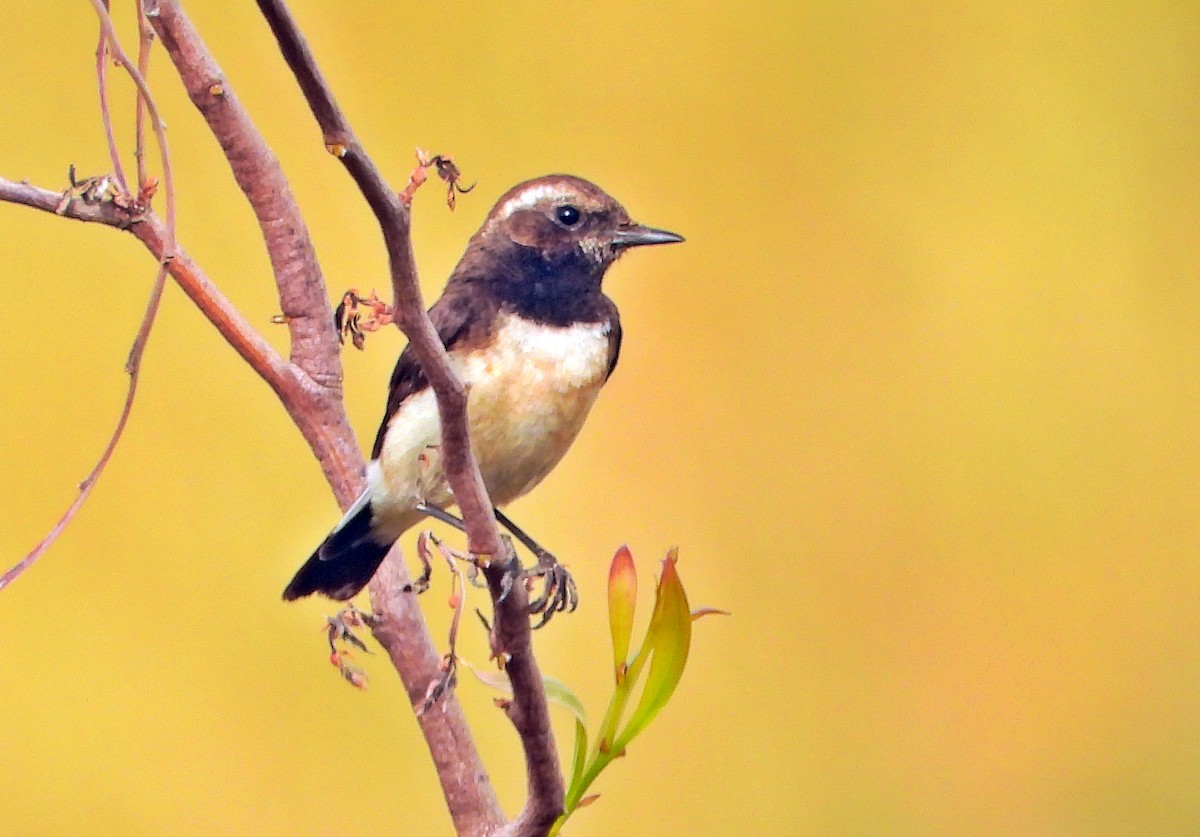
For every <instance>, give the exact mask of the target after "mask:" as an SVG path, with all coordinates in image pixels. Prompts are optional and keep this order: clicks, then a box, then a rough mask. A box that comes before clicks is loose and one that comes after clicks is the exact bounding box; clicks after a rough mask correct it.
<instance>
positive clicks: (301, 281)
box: [145, 0, 342, 499]
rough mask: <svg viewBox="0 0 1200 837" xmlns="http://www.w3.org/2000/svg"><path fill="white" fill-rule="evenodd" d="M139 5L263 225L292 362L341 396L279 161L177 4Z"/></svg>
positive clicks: (315, 279)
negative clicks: (142, 7) (289, 334)
mask: <svg viewBox="0 0 1200 837" xmlns="http://www.w3.org/2000/svg"><path fill="white" fill-rule="evenodd" d="M145 9H146V16H147V17H148V18H149V20H150V25H151V26H153V27H154V31H155V33H156V34H157V35H158V37H159V40H160V41H161V42H162V45H163V47H164V48H165V49H166V52H167V55H168V57H169V58H170V59H171V62H172V63H173V64H174V65H175V69H176V71H177V72H178V73H179V78H180V80H181V81H182V82H183V85H184V89H185V90H186V91H187V94H188V97H189V98H190V99H191V100H192V104H194V105H195V106H196V108H197V109H198V110H199V111H200V114H201V116H203V117H204V120H205V122H206V123H207V124H208V128H209V130H210V131H211V132H212V134H213V136H214V137H215V138H216V140H217V142H218V143H219V144H220V146H221V150H222V151H223V152H224V154H225V158H226V160H228V161H229V166H230V169H231V170H232V172H233V176H234V179H235V180H236V181H237V184H238V186H239V188H241V190H242V193H243V194H244V195H245V196H246V200H247V201H248V202H249V203H250V207H251V209H253V211H254V217H255V218H256V219H257V221H258V224H259V227H260V228H261V230H262V235H263V241H264V243H265V245H266V249H267V255H268V257H269V258H270V261H271V270H272V272H273V274H274V276H275V284H276V288H277V290H278V292H279V302H280V306H281V308H282V312H283V314H284V317H285V319H286V322H287V325H288V328H289V329H290V332H291V341H292V347H291V361H292V363H294V364H296V365H297V366H299V367H300V368H301V369H303V370H304V371H305V372H306V373H307V374H308V375H309V376H310V377H312V379H313V380H314V381H316V382H317V383H318V384H320V385H321V386H324V387H326V388H328V389H329V390H330V391H331V393H333V394H334V395H335V396H336V397H337V398H340V397H341V389H342V361H341V355H340V351H339V344H338V341H337V333H336V331H335V329H334V324H333V316H332V314H331V313H330V308H329V298H328V293H327V291H326V290H325V280H324V279H323V278H322V276H321V268H320V265H319V264H318V262H317V257H316V252H315V250H314V249H313V245H312V240H311V239H310V237H309V234H308V227H307V225H306V224H305V223H304V218H303V216H302V215H301V214H300V208H299V206H298V205H297V204H296V199H295V197H294V196H293V195H292V190H291V187H290V185H289V184H288V182H287V178H285V177H284V175H283V170H282V169H281V168H280V165H279V160H278V159H277V158H276V157H275V154H274V153H273V152H272V151H271V149H270V147H269V146H268V145H267V142H266V140H265V139H264V138H263V136H262V134H261V133H260V132H259V130H258V129H257V127H255V125H254V122H253V120H252V119H251V118H250V115H249V114H248V113H247V112H246V109H245V108H244V107H243V106H242V104H241V102H240V101H239V99H238V97H237V95H236V94H235V92H234V90H233V88H232V86H231V85H230V84H229V82H228V80H227V79H226V78H225V75H224V73H223V72H222V70H221V68H220V66H219V65H218V64H217V62H216V60H215V59H214V58H213V56H212V54H211V53H210V52H209V51H208V48H207V46H205V44H204V42H203V40H201V38H200V36H199V34H198V33H197V32H196V30H195V28H194V27H193V26H192V24H191V21H190V20H189V19H188V17H187V15H186V14H184V12H183V9H182V8H181V7H180V5H179V3H177V2H174V0H162V2H159V1H158V0H146V2H145ZM339 499H340V498H339Z"/></svg>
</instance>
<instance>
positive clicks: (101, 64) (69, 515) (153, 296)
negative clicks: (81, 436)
mask: <svg viewBox="0 0 1200 837" xmlns="http://www.w3.org/2000/svg"><path fill="white" fill-rule="evenodd" d="M92 5H93V6H94V7H95V9H96V14H97V16H98V17H99V19H100V42H99V45H98V46H97V47H96V74H97V78H98V82H99V98H100V112H101V117H102V120H103V122H104V133H105V136H106V137H107V140H108V148H109V154H110V156H111V160H112V164H113V171H114V177H116V179H117V183H118V188H119V190H120V196H121V197H123V198H124V199H126V200H128V199H130V194H129V189H128V185H127V183H126V181H125V174H124V171H123V170H122V167H121V159H120V154H119V153H118V152H117V146H116V140H115V138H114V136H115V135H114V132H113V125H112V118H111V113H110V111H109V107H108V92H107V89H108V83H107V79H108V74H107V70H106V68H107V63H108V62H107V60H106V59H107V56H108V54H109V53H111V54H112V55H113V57H114V59H115V60H116V61H117V62H118V63H120V64H121V66H122V67H123V68H124V69H125V71H126V72H127V73H129V76H130V78H132V79H133V82H134V84H135V85H136V86H137V89H138V99H139V101H144V102H145V104H146V108H147V110H148V111H149V113H150V116H151V120H152V124H153V125H154V129H155V136H156V138H157V140H158V147H159V153H160V155H161V158H162V165H163V179H164V180H165V182H166V196H167V197H166V200H167V224H166V232H167V243H166V247H165V248H164V252H163V253H162V254H161V255H160V256H159V268H158V273H157V274H156V276H155V278H154V286H153V288H152V290H151V292H150V299H149V300H148V301H147V303H146V312H145V314H144V315H143V316H142V323H141V325H140V326H139V328H138V332H137V336H136V337H134V340H133V345H132V347H131V348H130V350H129V356H128V358H127V359H126V361H125V371H126V372H127V373H128V374H129V388H128V390H127V391H126V393H125V403H124V405H123V406H122V408H121V414H120V416H119V418H118V419H117V426H116V429H114V430H113V433H112V436H110V437H109V440H108V444H107V445H106V446H105V448H104V452H103V453H102V454H101V455H100V458H99V459H98V460H97V462H96V465H95V467H93V468H92V471H91V473H89V474H88V475H87V477H86V478H85V479H84V480H83V482H82V483H80V484H79V494H78V495H77V496H76V497H75V500H74V502H72V503H71V505H70V506H69V507H68V508H67V510H66V511H65V512H64V513H63V515H62V517H60V518H59V520H58V522H57V523H56V524H55V525H54V526H53V527H52V528H51V529H50V532H49V533H47V535H46V536H45V537H44V538H42V540H41V541H40V542H39V543H38V544H37V546H35V547H34V548H33V550H32V551H31V552H29V554H28V555H26V556H25V557H24V558H22V559H21V560H20V561H18V562H17V564H16V565H15V566H13V567H11V568H10V569H9V570H7V571H6V572H5V573H4V575H3V576H0V590H3V589H4V588H5V587H7V586H8V585H9V584H11V583H12V582H13V581H15V580H16V579H17V578H19V577H20V576H21V574H22V573H24V572H25V570H27V569H28V568H29V567H31V566H33V564H34V563H35V562H36V561H37V560H38V558H40V557H41V556H42V554H44V553H45V551H46V550H47V549H49V548H50V546H51V545H52V544H53V543H54V542H55V541H56V540H58V536H59V535H60V534H61V533H62V532H63V530H64V529H66V527H67V525H68V524H69V523H70V522H71V521H72V520H73V519H74V518H75V514H76V513H77V512H78V511H79V509H80V508H81V507H82V506H83V504H84V502H85V501H86V500H87V498H88V497H89V496H90V495H91V493H92V488H93V486H95V484H96V482H97V481H98V480H99V479H100V475H101V474H102V473H103V472H104V468H105V466H107V465H108V461H109V459H111V458H112V455H113V451H115V450H116V448H117V443H118V442H120V441H121V436H122V434H123V433H124V432H125V425H126V423H128V421H129V415H130V413H131V412H132V410H133V400H134V398H135V397H136V395H137V384H138V377H139V374H140V372H141V367H142V355H143V353H144V352H145V350H146V342H147V341H148V340H149V339H150V330H151V329H152V328H153V327H154V319H155V317H156V316H157V314H158V306H159V303H160V302H161V301H162V294H163V288H164V287H165V286H166V280H167V269H168V264H169V263H170V261H171V258H172V255H173V250H174V248H175V189H174V185H173V183H172V180H171V166H170V152H169V151H168V148H167V138H166V134H165V133H164V131H163V127H162V121H161V120H160V119H159V118H158V111H157V108H156V107H155V105H154V100H153V98H152V97H151V95H150V89H149V87H148V86H147V85H146V83H145V80H144V79H143V78H142V77H141V74H140V73H139V72H138V70H137V68H136V67H134V66H133V64H132V63H131V62H130V61H129V58H128V56H126V55H125V53H124V51H123V50H122V49H121V44H120V42H119V41H118V40H117V35H116V31H115V30H114V28H113V23H112V18H111V17H110V16H109V14H108V2H107V0H92Z"/></svg>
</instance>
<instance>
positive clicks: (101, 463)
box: [0, 264, 167, 590]
mask: <svg viewBox="0 0 1200 837" xmlns="http://www.w3.org/2000/svg"><path fill="white" fill-rule="evenodd" d="M166 280H167V266H166V265H165V264H163V265H160V266H159V268H158V275H157V276H155V277H154V288H153V290H151V292H150V300H149V301H148V302H147V303H146V312H145V313H144V314H143V315H142V324H141V326H139V328H138V332H137V336H136V337H135V338H134V340H133V345H132V346H131V347H130V349H129V358H128V360H127V361H126V362H125V371H126V372H128V373H129V388H128V389H127V390H126V392H125V404H124V406H122V407H121V415H120V417H119V418H118V419H117V426H116V428H115V429H114V430H113V432H112V435H111V436H110V437H109V439H108V444H107V445H106V446H105V447H104V452H103V453H102V454H100V459H99V460H97V462H96V465H95V466H94V467H93V468H92V470H91V473H89V474H88V475H87V476H86V477H84V479H83V482H81V483H79V494H78V495H76V497H75V500H74V502H72V503H71V505H70V506H68V507H67V510H66V511H65V512H64V513H63V516H62V517H60V518H59V519H58V522H57V523H55V524H54V526H53V528H51V529H50V531H49V532H48V533H47V534H46V536H45V537H44V538H42V539H41V541H39V542H38V545H37V546H35V547H34V548H33V549H32V550H30V552H29V554H28V555H26V556H25V557H24V558H22V559H21V560H20V561H18V562H17V563H16V565H14V566H12V567H10V568H9V569H8V570H7V571H6V572H5V573H4V575H0V590H3V589H4V588H5V587H7V586H8V585H10V584H12V583H13V582H14V581H16V580H17V578H18V577H20V575H21V574H22V573H24V572H25V571H26V570H28V569H29V568H30V567H32V566H33V565H34V563H35V562H36V561H37V559H38V558H40V557H42V554H43V553H44V552H45V551H46V550H47V549H49V548H50V546H51V545H52V544H53V543H54V542H55V541H56V540H58V536H59V535H60V534H62V531H63V530H64V529H66V528H67V524H69V523H70V522H71V521H72V520H73V519H74V518H75V513H76V512H78V511H79V509H80V508H81V507H82V506H83V504H84V502H85V501H86V500H87V498H88V495H89V494H91V493H92V488H94V487H95V485H96V482H97V481H98V480H99V479H100V474H101V473H103V472H104V467H105V466H106V465H108V460H109V459H111V458H112V455H113V451H114V450H116V449H117V443H118V442H120V441H121V434H122V433H124V432H125V424H126V422H128V421H129V413H130V412H131V411H132V409H133V399H134V396H135V395H137V385H138V376H139V374H140V373H141V369H142V353H143V352H144V351H145V348H146V341H147V340H149V338H150V329H151V327H152V326H153V325H154V317H155V315H156V314H157V313H158V304H159V302H160V301H161V300H162V294H163V288H164V287H165V286H166Z"/></svg>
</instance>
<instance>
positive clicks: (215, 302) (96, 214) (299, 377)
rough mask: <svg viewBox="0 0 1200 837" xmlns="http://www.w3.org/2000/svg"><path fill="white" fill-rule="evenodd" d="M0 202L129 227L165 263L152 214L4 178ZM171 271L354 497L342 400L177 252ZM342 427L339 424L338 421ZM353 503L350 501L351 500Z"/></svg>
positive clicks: (161, 235)
mask: <svg viewBox="0 0 1200 837" xmlns="http://www.w3.org/2000/svg"><path fill="white" fill-rule="evenodd" d="M0 201H3V202H6V203H15V204H21V205H23V206H28V207H31V208H33V209H40V210H42V211H43V212H51V213H57V214H59V215H62V216H63V217H65V218H74V219H76V220H79V221H85V222H88V223H96V224H104V225H106V226H110V227H116V228H117V229H123V230H128V231H129V232H131V233H133V235H134V236H135V237H136V238H137V239H138V240H139V241H141V242H142V244H143V245H144V246H145V247H146V249H148V250H149V251H150V252H151V253H152V254H153V255H154V257H155V259H157V260H159V261H162V260H163V259H164V258H165V256H166V254H167V252H168V250H167V242H168V240H169V237H168V231H167V228H166V225H165V224H164V223H163V222H162V221H161V220H160V219H159V218H158V217H157V216H155V215H154V214H153V213H150V212H147V213H145V214H143V215H135V214H133V213H131V212H130V211H129V210H128V209H123V208H122V207H120V206H118V205H117V204H115V203H113V202H111V201H104V202H100V203H92V202H87V201H83V200H78V199H76V200H71V201H69V202H68V203H66V205H65V206H63V207H62V209H61V211H59V206H60V205H61V204H62V202H63V196H62V193H61V192H52V191H49V190H47V189H41V188H38V187H37V186H31V185H30V184H28V183H17V182H14V181H12V180H6V179H4V178H2V177H0ZM167 270H168V272H169V273H170V275H171V278H172V279H174V280H175V281H176V283H177V284H178V285H179V287H180V288H181V289H183V292H184V293H186V294H187V296H188V298H189V299H191V300H192V302H193V303H195V305H196V307H197V308H199V309H200V311H201V313H202V314H204V316H205V317H206V318H208V320H209V322H211V323H212V324H213V325H214V326H215V327H216V329H217V331H218V332H220V334H221V336H222V337H224V338H225V340H226V341H227V342H228V343H229V345H231V346H232V347H233V348H234V350H235V351H236V352H237V353H238V354H239V355H240V356H241V357H242V359H243V360H245V361H246V363H247V364H249V365H250V367H251V368H252V369H253V370H254V371H255V372H257V373H258V374H259V376H260V377H262V379H263V380H264V381H266V382H267V384H268V385H269V386H270V387H271V389H272V390H274V392H275V394H276V395H278V396H279V399H280V401H282V402H283V404H284V406H285V407H287V408H288V414H289V415H290V416H291V417H292V420H293V421H294V422H295V423H296V426H297V427H298V428H299V430H300V432H301V434H302V435H303V436H304V439H305V441H307V442H308V444H309V447H310V448H311V449H312V451H313V453H314V455H315V456H316V458H317V461H318V462H319V463H320V465H321V468H322V470H323V471H324V473H325V476H326V479H328V480H329V483H330V485H331V486H332V487H333V491H334V494H335V496H337V497H338V499H339V500H341V498H343V497H346V498H350V499H353V498H354V497H355V496H357V493H358V491H360V490H361V489H362V477H361V468H362V454H361V453H360V452H359V450H358V445H357V443H356V442H355V440H354V436H353V434H352V433H350V432H349V429H348V427H345V428H344V427H343V425H344V424H345V414H344V412H342V411H341V407H340V404H339V403H331V400H330V399H329V397H328V391H327V390H325V389H324V388H323V387H320V386H318V385H317V384H315V383H314V382H313V381H312V380H311V379H310V378H309V377H308V376H307V375H305V374H303V373H302V372H300V371H299V370H298V369H297V368H296V367H294V366H292V365H291V364H289V363H288V362H287V360H285V359H284V358H283V357H281V356H280V355H279V353H278V352H276V351H275V349H274V348H273V347H272V346H271V344H270V343H268V342H267V341H266V339H264V338H263V336H262V335H261V334H259V333H258V332H257V331H256V330H255V329H254V327H253V326H252V325H250V323H249V322H248V321H247V320H246V319H245V318H244V317H243V316H242V315H241V313H239V312H238V310H237V309H236V308H235V307H234V306H233V304H232V303H230V302H229V300H228V299H227V298H226V297H225V296H224V295H223V294H222V293H221V292H220V291H219V290H218V289H217V287H216V286H215V285H214V284H213V283H212V280H210V279H209V278H208V276H207V275H205V273H204V271H203V270H202V269H201V268H200V266H199V265H197V264H196V262H195V261H193V260H192V258H191V257H190V256H189V255H188V254H187V252H186V251H185V250H183V249H182V248H179V247H177V248H176V249H175V252H174V257H173V258H171V259H170V261H169V263H168V265H167ZM339 422H340V423H339ZM347 502H349V500H347Z"/></svg>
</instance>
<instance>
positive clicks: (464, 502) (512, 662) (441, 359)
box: [258, 0, 563, 835]
mask: <svg viewBox="0 0 1200 837" xmlns="http://www.w3.org/2000/svg"><path fill="white" fill-rule="evenodd" d="M258 5H259V8H260V9H261V10H262V12H263V16H264V17H265V18H266V20H267V22H268V24H269V25H270V26H271V30H272V32H274V33H275V38H276V40H277V41H278V42H279V47H280V51H281V52H282V53H283V56H284V59H285V60H286V61H287V63H288V66H290V67H291V68H292V72H293V73H294V74H295V76H296V80H297V82H298V83H299V85H300V88H301V90H302V91H303V92H304V95H305V98H306V99H307V100H308V103H309V108H310V109H311V110H312V112H313V115H314V116H315V117H316V120H317V123H318V124H319V125H320V127H321V130H322V132H323V134H324V142H325V147H326V148H327V149H328V150H329V151H330V152H331V153H333V154H334V155H335V156H337V157H338V159H339V160H341V162H342V164H343V165H345V167H346V169H347V170H348V171H349V173H350V175H351V177H353V178H354V181H355V183H357V184H358V187H359V190H360V191H361V192H362V194H363V197H364V198H365V199H366V201H367V203H368V204H369V205H370V207H371V209H372V211H374V213H375V217H376V218H377V219H378V221H379V225H380V228H381V231H382V233H383V237H384V241H385V245H386V248H387V252H388V259H389V264H390V267H391V276H392V288H393V292H394V294H395V305H394V307H395V313H396V323H397V325H399V326H400V328H401V329H402V330H403V331H404V333H405V334H406V335H407V336H408V339H409V345H410V346H411V348H412V350H413V353H414V355H416V358H417V361H418V363H420V365H421V369H422V371H423V372H424V373H425V376H426V377H427V378H428V379H429V382H430V385H431V386H432V388H433V390H434V393H435V395H436V396H437V402H438V415H439V418H440V420H441V428H442V440H441V452H442V459H443V467H444V469H445V472H446V476H447V479H448V481H449V483H450V487H451V490H452V491H453V492H454V498H455V502H456V503H457V505H458V507H459V509H460V510H461V511H462V516H463V521H464V523H465V525H466V529H467V537H468V545H469V549H470V550H471V551H472V552H473V553H475V554H477V555H481V556H483V557H484V558H485V559H492V560H491V561H490V562H489V565H488V566H487V567H486V570H485V571H486V573H487V577H488V582H489V586H490V588H491V591H492V599H493V602H494V610H495V628H494V645H495V647H496V649H497V652H498V653H499V654H500V655H501V656H502V659H504V660H505V661H506V667H507V669H508V673H509V678H510V680H511V681H512V684H513V701H512V703H511V704H510V706H509V710H508V712H509V717H510V718H511V719H512V720H513V723H514V725H515V726H516V728H517V732H518V734H519V735H520V737H521V744H522V747H523V748H524V750H525V759H526V772H527V775H528V799H527V801H526V805H525V808H524V810H523V811H522V813H521V815H520V816H518V817H517V819H516V820H514V821H513V822H512V823H511V824H509V825H508V826H507V827H506V828H505V829H504V833H506V834H512V835H539V834H545V833H546V832H547V831H548V830H549V828H550V826H551V824H552V823H553V822H554V820H555V819H556V818H557V816H558V814H559V813H560V812H561V810H562V805H563V781H562V774H561V771H560V769H559V766H558V754H557V751H556V749H555V745H554V736H553V732H552V730H551V727H550V719H549V709H548V706H547V703H546V695H545V689H544V688H543V685H542V680H541V674H540V672H539V670H538V666H537V661H536V659H535V658H534V656H533V648H532V637H531V634H530V628H529V617H528V596H527V593H526V591H525V588H524V585H522V584H520V583H515V584H514V583H512V575H511V574H512V573H514V572H518V571H519V568H520V566H519V564H518V563H517V561H516V555H515V553H514V552H513V549H512V546H511V544H510V543H509V542H508V541H507V539H505V540H504V541H501V540H500V537H499V533H498V531H497V529H496V520H495V516H494V515H493V513H492V503H491V500H490V498H489V497H488V495H487V490H486V488H485V487H484V484H483V478H482V476H481V475H480V472H479V466H478V464H477V463H476V461H475V458H474V457H473V456H472V455H471V446H470V445H471V440H470V433H469V429H468V423H467V395H466V389H465V387H464V386H463V382H462V380H461V378H459V376H458V374H457V373H456V371H455V370H454V367H453V366H452V365H451V363H450V359H449V357H448V355H447V354H446V351H445V348H444V347H443V346H442V343H441V340H440V339H439V338H438V336H437V332H436V331H435V330H434V328H433V324H432V323H431V322H430V320H429V316H428V315H427V314H426V312H425V305H424V302H423V300H422V298H421V291H420V287H419V285H418V282H417V273H416V265H415V262H414V259H413V254H412V242H411V237H410V235H409V232H410V230H409V207H408V205H407V204H406V203H405V202H404V201H402V200H401V198H400V196H399V195H397V194H396V192H395V191H394V190H392V189H391V188H390V187H389V186H388V185H387V183H386V182H385V181H384V179H383V176H382V175H381V174H380V172H379V170H378V168H377V167H376V165H375V163H374V161H373V160H372V159H371V157H370V156H368V155H367V153H366V152H365V150H364V149H363V147H362V144H361V143H360V142H359V140H358V137H357V136H355V134H354V131H353V130H352V129H351V127H350V124H349V122H348V120H347V119H346V118H345V116H344V115H343V114H342V112H341V109H340V108H339V107H338V105H337V102H336V101H335V100H334V98H333V94H332V91H331V90H330V88H329V85H328V84H327V83H326V82H325V80H324V77H323V76H322V74H321V71H320V69H319V68H318V67H317V64H316V60H315V58H314V57H313V55H312V52H311V51H310V50H309V48H308V44H307V42H306V41H305V39H304V37H303V36H302V35H301V34H300V31H299V28H298V27H297V26H296V23H295V21H294V20H293V18H292V16H291V13H290V12H289V10H288V9H287V7H286V5H285V4H284V3H283V0H259V2H258ZM397 590H398V588H397V587H396V586H395V585H394V583H393V582H390V581H389V580H388V579H387V577H386V574H385V573H377V574H376V576H375V579H374V580H373V581H372V583H371V602H372V608H374V609H376V611H377V612H382V613H385V614H391V613H392V612H393V607H394V604H395V603H396V597H397ZM378 633H379V630H378V629H377V635H378ZM411 696H412V689H411V686H410V697H411ZM425 714H426V715H428V714H432V713H425ZM443 787H445V781H444V780H443ZM447 802H448V803H450V804H451V812H452V813H454V803H453V801H452V800H451V799H450V797H449V795H448V796H447ZM457 824H458V821H457V819H456V825H457ZM460 833H463V832H462V829H461V828H460Z"/></svg>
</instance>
